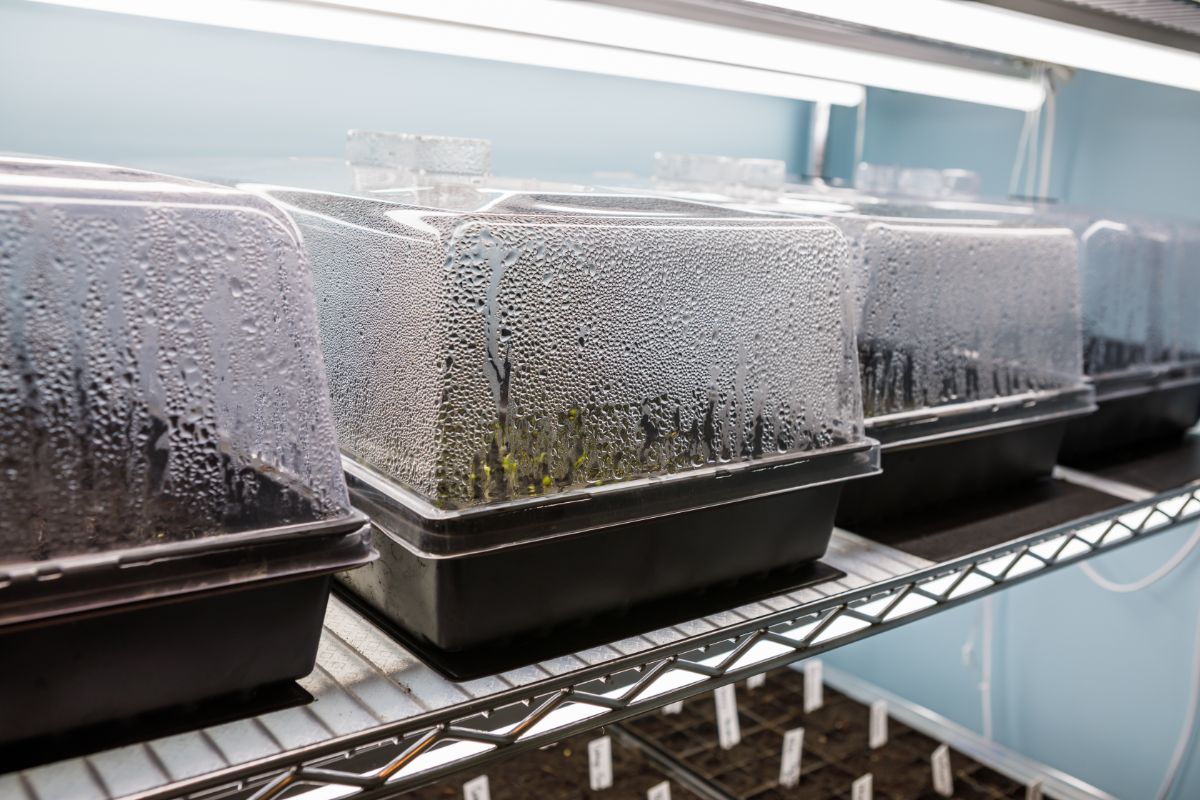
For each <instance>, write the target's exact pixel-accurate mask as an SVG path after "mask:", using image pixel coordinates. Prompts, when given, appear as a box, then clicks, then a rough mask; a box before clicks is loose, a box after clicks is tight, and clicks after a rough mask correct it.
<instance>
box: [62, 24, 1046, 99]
mask: <svg viewBox="0 0 1200 800" xmlns="http://www.w3.org/2000/svg"><path fill="white" fill-rule="evenodd" d="M39 1H40V2H49V3H53V4H56V5H67V6H74V7H77V8H87V9H93V10H100V11H113V12H119V13H126V14H136V15H140V16H150V17H158V18H163V19H172V20H179V21H185V22H194V23H201V24H206V25H219V26H226V27H235V28H244V29H249V30H257V31H264V32H268V33H278V34H286V35H292V36H305V37H311V38H319V39H331V40H334V41H344V42H354V43H358V44H368V45H377V46H384V47H395V48H400V49H405V50H420V51H425V52H435V53H442V54H447V55H455V56H465V57H469V58H484V59H490V60H495V61H508V62H513V63H519V64H530V65H535V66H543V67H556V68H560V69H572V70H579V71H583V72H596V73H601V74H607V75H620V76H623V77H632V78H643V79H649V80H659V81H666V82H668V83H681V84H689V85H696V86H705V87H710V88H717V89H729V90H733V91H740V92H749V93H753V94H765V95H772V96H777V97H788V98H793V99H800V100H812V101H817V102H826V103H831V104H834V105H844V106H853V105H858V104H859V103H860V102H862V98H863V89H862V85H864V84H866V85H871V86H879V87H882V88H888V89H898V90H901V91H909V92H917V93H921V94H930V95H936V96H939V97H947V98H952V99H955V100H964V101H968V102H976V103H985V104H989V105H997V106H1002V107H1005V108H1014V109H1019V110H1022V111H1027V110H1030V109H1033V108H1036V107H1038V106H1039V105H1041V103H1042V101H1043V99H1044V97H1045V94H1044V91H1043V89H1042V87H1041V86H1040V85H1039V84H1038V83H1035V82H1033V81H1031V80H1026V79H1022V78H1014V77H1010V76H1006V75H997V74H993V73H989V72H983V71H978V70H971V69H964V68H960V67H953V66H946V65H942V64H933V63H928V62H924V61H918V60H915V59H908V58H899V57H894V56H888V55H882V54H877V53H870V52H864V51H859V50H854V49H850V48H845V47H837V46H832V45H826V44H820V43H816V42H809V41H804V40H801V39H796V38H793V37H787V36H775V35H770V34H764V33H756V32H753V31H747V30H740V29H734V28H728V27H723V26H720V25H713V24H709V23H703V22H695V21H691V20H686V19H680V18H676V17H670V16H664V15H659V14H650V13H645V12H641V11H634V10H629V9H625V8H616V7H609V6H605V5H601V4H592V3H580V2H571V0H504V2H493V1H492V0H405V2H402V3H397V2H389V0H309V1H308V2H293V1H292V0H174V1H173V2H166V1H165V0H39Z"/></svg>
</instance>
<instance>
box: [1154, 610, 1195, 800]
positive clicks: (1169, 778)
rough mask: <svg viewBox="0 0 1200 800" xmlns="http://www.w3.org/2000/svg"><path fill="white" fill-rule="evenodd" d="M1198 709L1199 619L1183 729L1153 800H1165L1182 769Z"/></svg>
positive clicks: (1193, 648)
mask: <svg viewBox="0 0 1200 800" xmlns="http://www.w3.org/2000/svg"><path fill="white" fill-rule="evenodd" d="M1198 708H1200V617H1197V619H1196V635H1195V638H1194V641H1193V644H1192V684H1191V693H1190V694H1189V696H1188V707H1187V714H1186V715H1185V716H1184V719H1183V727H1182V728H1181V729H1180V731H1179V738H1178V739H1177V740H1176V742H1175V750H1174V752H1172V753H1171V761H1170V763H1168V765H1167V774H1166V775H1164V776H1163V781H1162V784H1161V785H1160V786H1159V787H1158V793H1157V794H1156V795H1154V797H1155V800H1167V798H1169V797H1170V796H1171V790H1172V789H1174V788H1175V781H1177V780H1179V773H1180V771H1181V770H1182V769H1183V763H1184V761H1185V756H1186V755H1187V754H1188V752H1189V751H1190V749H1191V743H1192V737H1193V736H1194V735H1195V732H1196V711H1197V709H1198Z"/></svg>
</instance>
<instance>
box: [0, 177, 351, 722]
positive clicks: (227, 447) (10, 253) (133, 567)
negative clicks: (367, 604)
mask: <svg viewBox="0 0 1200 800" xmlns="http://www.w3.org/2000/svg"><path fill="white" fill-rule="evenodd" d="M340 467H341V465H340V461H339V458H338V452H337V445H336V439H335V431H334V425H333V418H332V414H331V411H330V404H329V400H328V394H327V387H326V383H325V372H324V367H323V365H322V359H321V355H320V347H319V340H318V333H317V327H316V308H315V304H314V298H313V292H312V282H311V277H310V275H309V272H308V268H307V264H306V262H305V259H304V253H303V250H302V249H301V247H300V243H299V237H298V234H297V231H296V229H295V227H294V226H293V225H292V223H291V222H290V220H288V218H287V217H286V216H285V215H283V214H282V213H280V212H279V211H278V210H277V209H275V208H274V207H273V206H271V205H270V204H269V203H267V202H265V201H264V200H263V199H262V198H259V197H254V196H253V195H250V194H247V193H244V192H239V191H237V190H234V189H230V188H228V187H222V186H214V185H208V184H202V183H196V182H193V181H187V180H182V179H176V178H170V177H167V176H164V175H157V174H151V173H145V172H137V171H132V170H126V169H120V168H116V167H106V166H100V165H95V164H84V163H75V162H65V161H56V160H50V159H42V158H23V157H0V649H3V651H4V653H5V658H4V659H3V662H2V663H0V709H3V711H0V742H7V741H9V740H11V739H15V738H21V737H28V736H36V735H41V734H50V733H60V732H62V731H63V730H65V729H67V728H72V727H75V726H83V725H88V724H92V723H99V722H106V721H110V720H114V719H123V718H128V717H130V716H134V715H137V714H140V713H142V712H146V711H150V710H154V709H158V708H162V707H166V706H172V705H177V704H183V703H195V702H200V701H203V700H207V699H209V698H212V697H215V696H219V695H224V694H228V693H231V692H238V691H243V690H247V689H253V688H256V687H258V686H261V685H263V684H267V683H276V682H279V681H286V680H292V679H294V678H297V677H300V676H303V675H305V674H306V673H307V672H308V671H309V670H311V668H312V663H313V659H314V657H315V653H316V645H317V637H318V635H319V632H320V627H321V619H322V618H323V615H324V608H325V600H326V597H327V595H328V591H329V576H330V574H331V573H333V572H334V571H336V570H339V569H344V568H347V567H352V566H356V565H359V564H362V563H365V562H366V561H369V560H370V559H371V558H372V557H373V555H374V554H373V551H372V549H371V546H370V541H369V538H368V534H367V531H366V530H364V527H363V526H364V523H365V518H364V517H363V516H362V514H360V513H358V512H355V511H354V510H353V509H351V507H350V504H349V498H348V494H347V490H346V485H345V481H344V478H343V475H342V472H341V468H340ZM49 578H53V580H49ZM251 654H252V655H251ZM97 686H103V687H104V689H105V690H104V691H103V692H101V691H97V690H96V687H97Z"/></svg>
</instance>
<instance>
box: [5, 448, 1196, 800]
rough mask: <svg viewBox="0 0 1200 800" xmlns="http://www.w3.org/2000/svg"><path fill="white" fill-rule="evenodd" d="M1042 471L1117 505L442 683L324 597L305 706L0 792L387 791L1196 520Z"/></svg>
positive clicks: (221, 799) (143, 745) (84, 798)
mask: <svg viewBox="0 0 1200 800" xmlns="http://www.w3.org/2000/svg"><path fill="white" fill-rule="evenodd" d="M1057 474H1058V478H1059V479H1060V480H1066V481H1068V482H1071V483H1073V484H1076V485H1081V486H1086V487H1088V488H1089V489H1090V490H1099V491H1102V492H1104V493H1106V494H1107V495H1108V496H1109V499H1113V500H1114V502H1115V503H1116V505H1115V506H1114V507H1112V508H1110V509H1109V510H1106V511H1103V512H1100V513H1096V514H1092V515H1090V516H1085V517H1082V518H1078V519H1073V520H1071V521H1069V522H1066V523H1063V524H1057V525H1052V526H1050V527H1047V528H1045V529H1043V530H1038V531H1035V532H1033V533H1027V534H1022V535H1018V536H1016V537H1015V538H1013V539H1011V540H1008V541H1005V542H1003V543H1001V544H998V545H995V546H991V547H986V548H984V549H980V550H978V551H977V552H974V553H971V554H969V555H966V556H963V557H959V558H954V559H949V560H945V561H930V560H927V559H923V558H919V557H916V556H913V555H910V554H907V553H905V552H902V551H900V550H897V549H894V548H892V547H889V546H886V545H883V544H879V543H877V542H873V541H870V540H868V539H865V538H863V537H859V536H856V535H854V534H851V533H847V532H844V531H836V532H835V534H834V538H833V541H832V544H831V546H830V549H829V552H828V554H827V555H826V557H825V559H824V561H825V563H826V564H828V565H829V566H832V567H834V568H836V569H838V570H840V571H841V572H843V573H845V574H844V576H843V577H841V578H839V579H836V580H830V581H827V582H824V583H820V584H817V585H814V586H812V587H810V588H805V589H801V590H798V591H795V592H790V593H786V594H780V595H778V596H774V597H770V598H767V599H765V600H763V601H760V602H754V603H750V604H748V605H743V606H741V607H738V608H732V609H729V610H727V611H724V612H721V613H717V614H712V615H709V616H706V617H702V618H699V619H694V620H691V621H688V622H685V623H682V624H677V625H673V626H669V627H664V628H661V629H658V630H654V631H650V632H648V633H645V634H643V635H640V636H634V637H631V638H627V639H623V640H621V641H616V642H612V643H611V644H609V645H605V646H601V647H594V648H591V649H588V650H584V651H581V652H578V653H575V654H573V655H568V656H564V657H560V658H554V659H550V660H546V661H543V662H541V663H539V664H536V665H533V666H529V667H524V668H521V669H516V670H512V671H508V672H504V673H500V674H497V675H493V676H489V677H485V678H480V679H477V680H471V681H463V682H455V681H452V680H449V679H447V678H445V677H443V676H442V675H441V674H439V673H438V672H436V671H435V670H434V669H432V668H431V667H429V666H427V665H425V664H424V663H422V661H421V660H420V659H419V658H418V657H417V656H415V655H413V654H412V653H411V652H409V651H408V650H406V649H405V648H404V647H403V646H402V645H401V644H400V643H398V642H397V641H395V640H394V639H392V638H391V637H389V636H388V634H386V633H385V632H384V631H383V630H381V629H379V628H377V627H375V626H374V625H373V624H372V623H371V622H370V621H369V620H368V619H367V618H365V617H363V616H361V615H360V614H358V613H357V612H356V611H355V610H354V609H353V608H351V607H350V606H349V605H347V604H346V603H345V602H343V601H342V600H341V599H339V598H338V597H336V596H335V597H334V598H332V599H331V601H330V604H329V609H328V612H327V616H326V619H325V628H324V632H323V637H322V640H321V646H320V651H319V654H318V658H317V667H316V669H315V670H314V672H313V673H312V674H311V675H309V676H308V677H307V678H305V679H303V680H302V681H301V682H300V683H301V686H302V687H303V688H304V689H306V690H307V691H308V692H309V693H311V695H312V696H313V701H312V702H310V703H307V704H304V705H300V706H296V707H291V708H285V709H282V710H277V711H272V712H269V713H265V714H261V715H259V716H256V717H250V718H243V719H239V720H236V721H233V722H226V723H224V724H219V725H213V726H209V727H206V728H202V729H198V730H192V731H187V732H184V733H178V734H175V735H172V736H167V737H163V738H158V739H154V740H150V741H144V742H139V743H136V744H131V745H126V746H123V747H119V748H116V749H111V750H106V751H103V752H97V753H94V754H91V755H87V756H83V757H78V758H72V759H68V760H65V761H58V762H55V763H51V764H46V765H43V766H39V767H35V768H32V769H26V770H24V771H21V772H13V773H9V774H5V775H0V798H4V800H9V798H15V799H16V800H50V798H61V797H71V798H78V800H88V799H89V798H97V800H135V799H136V800H161V799H163V798H197V799H200V798H203V800H235V799H236V800H248V799H249V798H253V800H274V799H276V798H297V797H304V798H306V800H332V799H333V798H358V799H360V800H362V799H365V798H379V797H391V796H395V795H397V794H400V793H401V792H403V791H404V790H405V789H408V788H413V787H415V786H418V785H421V784H425V783H428V782H431V781H434V780H437V779H439V778H441V777H444V776H446V775H448V774H452V773H456V772H461V771H465V770H471V769H476V768H479V767H482V766H484V765H485V764H487V763H488V762H490V761H492V760H495V759H498V758H502V757H504V756H506V755H508V754H511V753H515V752H518V751H521V750H525V749H528V748H534V747H539V746H543V745H546V744H548V743H551V742H554V741H557V740H559V739H562V738H565V737H567V736H570V735H574V734H576V733H579V732H582V731H585V730H588V729H593V728H598V727H600V726H603V725H607V724H610V723H613V722H617V721H619V720H622V719H625V718H627V717H631V716H635V715H637V714H641V713H644V712H646V711H649V710H651V709H654V708H657V707H660V706H663V705H665V704H667V703H671V702H674V701H677V700H681V699H683V698H685V697H689V696H692V695H697V694H702V693H705V692H710V691H712V690H713V689H715V688H716V687H718V686H721V685H723V684H727V683H731V682H734V681H738V680H742V679H744V678H747V677H749V676H751V675H754V674H758V673H761V672H765V671H767V670H769V669H772V668H775V667H779V666H783V665H786V664H789V663H793V662H797V661H800V660H802V659H805V658H808V657H810V656H813V655H816V654H818V653H821V652H824V651H827V650H830V649H833V648H836V647H839V646H841V645H844V644H848V643H850V642H853V641H856V640H858V639H862V638H864V637H867V636H871V635H873V634H875V633H879V632H881V631H884V630H889V629H891V628H895V627H898V626H900V625H902V624H904V623H907V622H910V621H913V620H916V619H919V618H921V617H925V616H929V615H931V614H935V613H937V612H939V611H941V610H943V609H946V608H949V607H952V606H955V605H958V604H961V603H964V602H967V601H970V600H973V599H976V598H979V597H981V596H983V595H985V594H987V593H989V592H993V591H996V590H998V589H1000V588H1002V587H1005V586H1008V585H1011V584H1015V583H1018V582H1021V581H1026V580H1030V579H1032V578H1035V577H1037V576H1038V575H1043V574H1046V573H1048V572H1050V571H1052V570H1055V569H1058V568H1060V567H1063V566H1066V565H1069V564H1074V563H1076V562H1079V561H1081V560H1083V559H1086V558H1089V557H1091V556H1093V555H1096V554H1097V553H1102V552H1106V551H1108V550H1111V549H1113V548H1115V547H1119V546H1122V545H1125V544H1128V543H1130V542H1134V541H1137V540H1139V539H1144V538H1146V537H1148V536H1152V535H1155V534H1158V533H1161V532H1163V531H1167V530H1169V529H1171V528H1173V527H1175V526H1177V525H1179V524H1181V523H1184V522H1187V521H1190V520H1195V519H1197V518H1200V484H1189V485H1187V486H1182V487H1178V488H1175V489H1172V490H1169V491H1163V492H1157V493H1154V492H1150V491H1147V490H1145V489H1141V488H1138V487H1134V486H1130V485H1127V484H1123V483H1117V482H1114V481H1112V480H1106V479H1103V478H1097V477H1094V476H1090V475H1087V474H1083V473H1076V472H1073V471H1070V470H1059V471H1058V473H1057ZM547 602H553V598H547Z"/></svg>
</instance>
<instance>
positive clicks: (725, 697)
mask: <svg viewBox="0 0 1200 800" xmlns="http://www.w3.org/2000/svg"><path fill="white" fill-rule="evenodd" d="M713 696H714V697H715V698H716V701H717V742H718V743H719V744H720V745H721V749H722V750H728V749H730V748H731V747H734V746H736V745H737V743H738V742H740V741H741V740H742V728H741V725H740V724H739V723H738V712H737V694H735V692H734V688H733V684H732V683H730V684H726V685H725V686H722V687H721V688H720V689H717V690H716V691H715V692H713Z"/></svg>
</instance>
